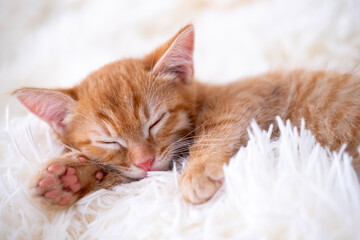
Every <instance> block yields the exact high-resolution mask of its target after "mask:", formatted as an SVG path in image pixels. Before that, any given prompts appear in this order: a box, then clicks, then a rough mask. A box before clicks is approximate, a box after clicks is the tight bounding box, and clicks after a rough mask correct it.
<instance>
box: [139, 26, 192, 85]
mask: <svg viewBox="0 0 360 240" xmlns="http://www.w3.org/2000/svg"><path fill="white" fill-rule="evenodd" d="M193 51H194V26H193V25H191V24H189V25H187V26H185V27H183V28H182V29H181V30H180V31H179V32H178V33H177V34H176V35H175V36H174V37H173V38H171V39H170V40H169V41H167V42H166V43H165V44H163V45H161V46H160V47H158V48H157V49H155V51H153V52H152V53H151V54H149V55H147V56H146V57H145V63H146V65H147V68H148V70H150V71H151V72H152V73H154V74H155V75H166V76H173V77H175V78H178V79H180V80H181V81H182V82H183V83H187V82H188V81H189V80H190V79H191V78H192V77H193V74H194V69H193Z"/></svg>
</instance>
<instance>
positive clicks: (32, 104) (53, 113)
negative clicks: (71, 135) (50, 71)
mask: <svg viewBox="0 0 360 240" xmlns="http://www.w3.org/2000/svg"><path fill="white" fill-rule="evenodd" d="M13 95H14V96H16V97H17V98H18V99H19V100H20V102H21V103H22V104H24V105H25V107H27V108H28V109H29V110H30V112H32V113H34V114H35V115H37V116H38V117H39V118H41V119H42V120H44V121H46V122H47V123H48V124H49V125H50V126H51V127H52V128H53V129H54V130H55V132H57V133H58V134H60V135H63V134H64V133H65V131H66V121H65V120H66V117H67V116H68V115H69V114H70V113H71V110H72V108H73V106H74V104H75V102H76V101H75V99H74V93H73V91H71V90H49V89H41V88H21V89H18V90H16V91H14V92H13Z"/></svg>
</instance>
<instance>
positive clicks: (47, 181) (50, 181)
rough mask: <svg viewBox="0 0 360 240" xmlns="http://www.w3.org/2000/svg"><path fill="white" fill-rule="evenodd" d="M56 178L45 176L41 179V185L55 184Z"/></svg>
mask: <svg viewBox="0 0 360 240" xmlns="http://www.w3.org/2000/svg"><path fill="white" fill-rule="evenodd" d="M54 183H55V180H54V178H52V177H44V178H43V179H41V180H40V181H39V187H49V186H51V185H54Z"/></svg>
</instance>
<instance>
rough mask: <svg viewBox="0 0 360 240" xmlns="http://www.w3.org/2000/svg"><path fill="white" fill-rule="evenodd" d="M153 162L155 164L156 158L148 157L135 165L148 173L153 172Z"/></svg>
mask: <svg viewBox="0 0 360 240" xmlns="http://www.w3.org/2000/svg"><path fill="white" fill-rule="evenodd" d="M153 162H154V157H146V158H144V159H142V160H140V161H137V162H135V165H136V166H138V167H140V168H142V169H144V170H145V171H147V172H148V171H151V165H152V163H153Z"/></svg>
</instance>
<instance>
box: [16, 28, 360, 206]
mask: <svg viewBox="0 0 360 240" xmlns="http://www.w3.org/2000/svg"><path fill="white" fill-rule="evenodd" d="M193 49H194V28H193V26H192V25H188V26H186V27H184V28H183V29H181V30H180V31H179V32H178V33H177V34H176V35H175V36H174V37H173V38H172V39H170V40H169V41H168V42H166V43H165V44H163V45H161V46H160V47H158V48H157V49H156V50H155V51H153V52H152V53H150V54H148V55H146V56H145V57H144V58H141V59H123V60H120V61H117V62H114V63H111V64H109V65H106V66H104V67H103V68H101V69H99V70H97V71H96V72H94V73H92V74H90V75H89V76H88V77H87V78H86V79H85V80H83V81H82V82H81V83H80V84H79V85H77V86H75V87H73V88H70V89H39V88H22V89H19V90H16V91H15V92H14V94H15V96H16V97H17V98H18V99H19V100H20V101H21V102H22V103H23V104H24V105H25V106H26V107H27V108H28V109H29V110H30V111H31V112H32V113H34V114H36V115H37V116H39V117H40V118H41V119H43V120H44V121H46V122H47V123H48V124H49V125H50V126H51V127H52V129H53V130H54V132H55V133H56V134H57V136H58V137H59V139H60V140H61V141H62V142H63V143H64V144H65V145H67V146H69V147H70V148H71V149H74V151H72V152H68V153H65V154H64V155H63V156H60V157H59V158H56V159H52V160H50V161H48V162H46V163H45V164H44V165H43V166H42V167H41V168H40V171H39V173H38V174H37V175H36V176H35V177H34V183H33V185H32V189H33V191H34V192H35V195H36V196H37V197H39V198H40V200H41V201H43V202H45V203H47V204H50V205H56V206H68V205H70V204H72V203H74V202H75V201H77V200H78V199H79V198H81V197H82V196H84V195H86V194H88V193H90V192H91V191H94V190H96V189H100V188H110V187H112V186H114V185H116V184H120V183H125V182H130V181H134V180H138V179H142V178H144V177H146V175H147V172H148V171H160V170H168V169H170V167H171V165H172V163H171V159H174V158H176V157H179V156H184V154H187V153H188V160H187V164H186V166H185V169H184V171H183V173H182V175H181V180H180V187H181V191H182V193H183V196H184V198H185V199H186V200H187V201H189V202H191V203H194V204H198V203H203V202H205V201H207V200H208V199H210V198H211V197H212V196H213V194H214V193H215V192H216V191H217V190H218V189H219V187H220V186H221V185H222V182H223V178H224V173H223V169H222V167H223V165H224V164H226V163H228V161H229V159H230V158H231V157H232V156H233V155H234V154H235V153H236V152H237V151H238V149H239V148H240V146H243V145H245V144H246V143H247V141H248V135H247V131H246V129H247V127H248V126H249V123H250V121H251V120H252V119H255V120H256V121H257V123H258V124H259V125H260V127H262V128H264V129H267V128H268V127H269V126H270V124H274V123H275V122H274V121H275V117H276V116H280V117H281V118H282V119H284V120H286V119H290V120H291V121H292V123H293V124H294V125H296V126H299V125H300V120H301V118H304V119H305V121H306V124H307V128H308V129H310V130H311V131H312V132H313V134H314V135H315V136H316V138H317V140H318V141H319V142H320V143H321V144H323V145H326V146H329V148H330V149H331V150H338V149H339V148H340V147H341V145H342V144H344V143H348V145H347V151H348V152H349V153H350V154H351V155H352V156H354V157H356V164H358V162H359V161H358V156H357V147H358V145H359V144H360V132H359V131H358V128H359V126H360V79H359V77H357V76H354V75H351V74H339V73H329V72H322V71H319V72H309V71H300V70H299V71H292V72H275V73H268V74H264V75H261V76H257V77H252V78H248V79H243V80H242V81H238V82H234V83H230V84H227V85H223V86H213V85H208V84H203V83H200V82H196V81H195V80H194V79H193ZM274 126H276V124H274ZM277 135H278V129H276V127H275V129H274V136H277Z"/></svg>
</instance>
